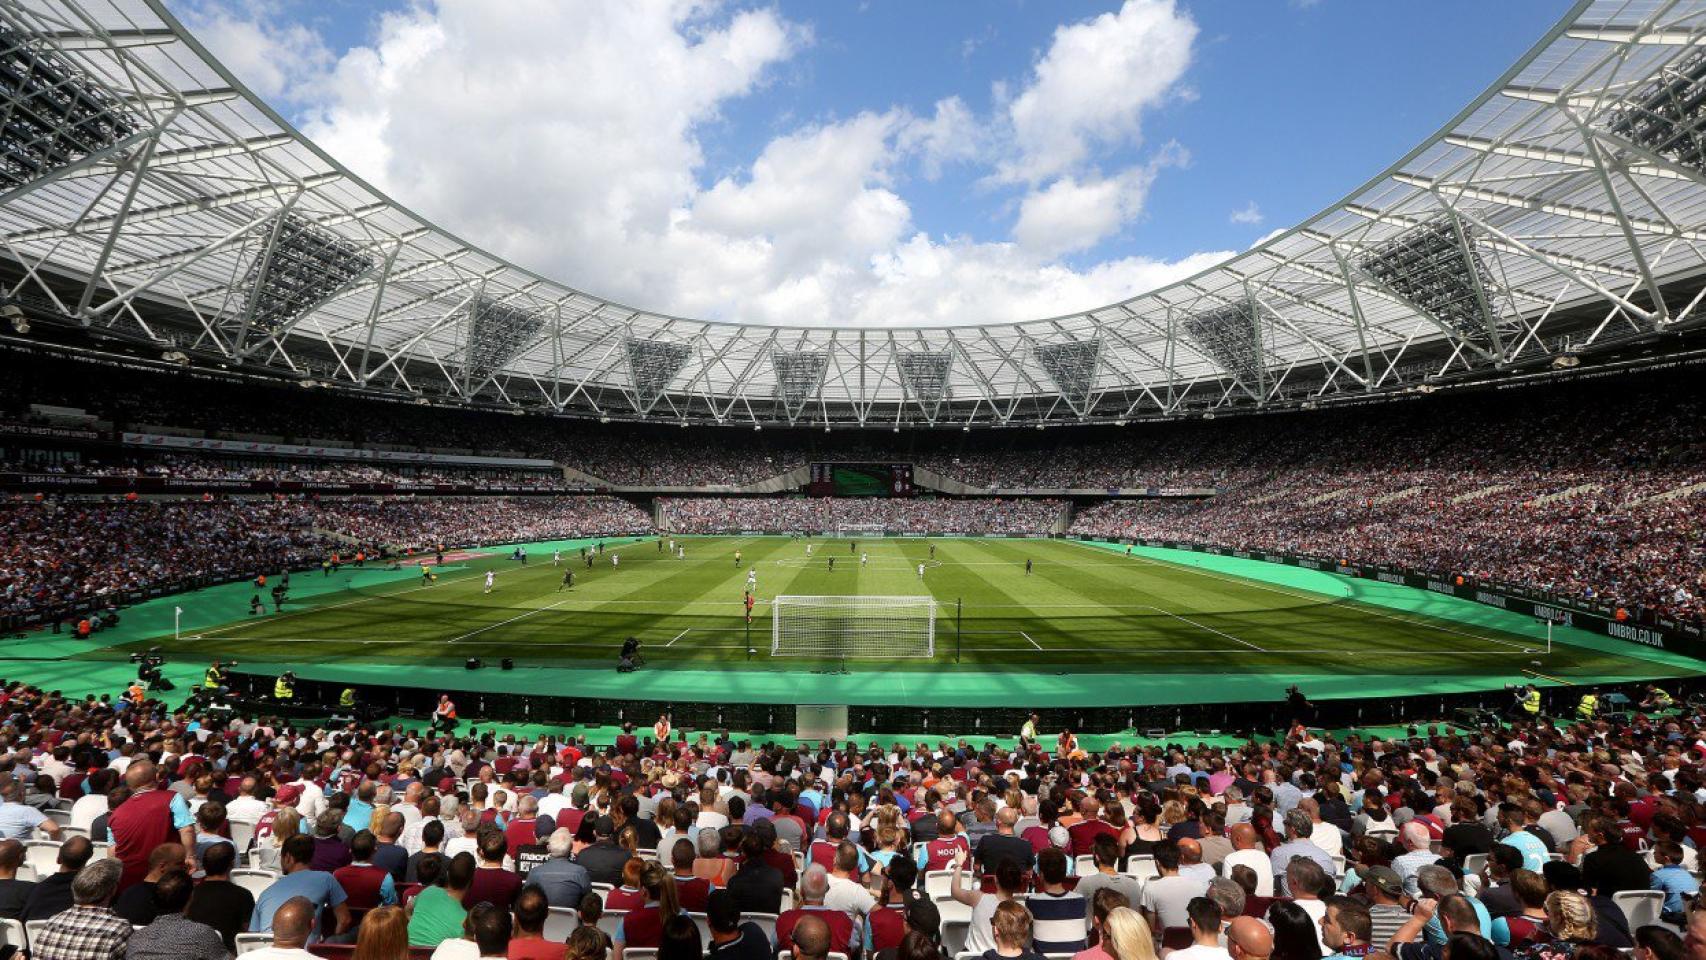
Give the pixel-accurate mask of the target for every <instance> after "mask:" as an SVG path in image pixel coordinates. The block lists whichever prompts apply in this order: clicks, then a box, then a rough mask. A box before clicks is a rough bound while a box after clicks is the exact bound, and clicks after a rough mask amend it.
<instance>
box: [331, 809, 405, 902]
mask: <svg viewBox="0 0 1706 960" xmlns="http://www.w3.org/2000/svg"><path fill="white" fill-rule="evenodd" d="M377 847H378V841H377V840H376V838H375V837H374V836H373V834H372V833H371V832H370V831H367V830H363V831H361V832H360V833H357V834H356V835H355V837H354V838H353V839H351V840H350V858H351V859H350V862H349V864H348V865H347V866H342V867H339V868H338V869H337V870H335V871H333V873H332V879H334V880H336V881H337V882H338V886H340V887H342V888H343V891H344V897H345V901H344V902H345V903H347V904H348V905H349V909H350V914H351V916H353V917H356V918H357V919H358V920H359V918H360V917H362V916H363V915H365V914H366V913H367V911H369V910H372V909H374V908H375V907H381V906H394V905H396V903H397V885H396V883H395V882H394V881H393V880H392V879H391V873H390V871H388V870H386V869H385V868H384V867H381V866H378V865H376V864H375V863H374V862H373V851H374V850H375V849H376V848H377Z"/></svg>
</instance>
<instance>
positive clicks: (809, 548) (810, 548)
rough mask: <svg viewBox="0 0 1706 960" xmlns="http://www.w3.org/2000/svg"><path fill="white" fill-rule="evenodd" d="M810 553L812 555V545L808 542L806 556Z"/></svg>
mask: <svg viewBox="0 0 1706 960" xmlns="http://www.w3.org/2000/svg"><path fill="white" fill-rule="evenodd" d="M811 555H812V545H811V544H809V543H808V544H806V556H808V557H809V556H811Z"/></svg>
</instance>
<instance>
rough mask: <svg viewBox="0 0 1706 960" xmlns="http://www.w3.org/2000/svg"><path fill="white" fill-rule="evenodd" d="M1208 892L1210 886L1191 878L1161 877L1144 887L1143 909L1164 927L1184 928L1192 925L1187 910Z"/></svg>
mask: <svg viewBox="0 0 1706 960" xmlns="http://www.w3.org/2000/svg"><path fill="white" fill-rule="evenodd" d="M1207 892H1208V884H1207V883H1205V882H1203V881H1201V880H1193V879H1191V878H1190V877H1180V876H1172V877H1161V878H1159V879H1155V880H1151V881H1149V882H1148V883H1147V884H1144V887H1143V908H1144V909H1145V910H1148V911H1149V912H1150V913H1153V914H1155V916H1156V917H1157V918H1158V919H1159V920H1160V921H1161V926H1163V927H1183V926H1186V925H1188V924H1189V923H1190V915H1189V914H1188V913H1186V912H1185V908H1186V907H1187V906H1188V905H1189V904H1190V902H1191V901H1192V900H1193V899H1195V898H1197V897H1200V896H1203V895H1204V894H1205V893H1207Z"/></svg>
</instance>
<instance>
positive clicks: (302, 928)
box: [243, 897, 319, 960]
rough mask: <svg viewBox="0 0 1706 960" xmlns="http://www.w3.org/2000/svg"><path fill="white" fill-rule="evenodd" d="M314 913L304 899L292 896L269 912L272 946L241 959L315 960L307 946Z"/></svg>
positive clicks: (250, 953) (316, 912) (245, 955)
mask: <svg viewBox="0 0 1706 960" xmlns="http://www.w3.org/2000/svg"><path fill="white" fill-rule="evenodd" d="M318 912H319V911H317V910H315V909H314V904H312V903H310V902H309V900H308V898H307V897H293V898H291V899H289V900H286V901H285V902H284V903H281V904H279V907H278V909H277V910H275V911H273V927H272V946H270V947H262V948H260V949H259V950H251V951H249V952H248V953H245V954H243V958H244V960H249V958H251V957H256V958H259V960H317V958H315V956H314V954H312V953H309V952H308V950H307V946H308V940H309V937H311V936H312V935H313V933H314V918H315V916H316V914H318Z"/></svg>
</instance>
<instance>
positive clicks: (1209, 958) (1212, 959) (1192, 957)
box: [1167, 943, 1232, 960]
mask: <svg viewBox="0 0 1706 960" xmlns="http://www.w3.org/2000/svg"><path fill="white" fill-rule="evenodd" d="M1167 958H1168V960H1232V954H1230V953H1227V952H1226V950H1225V949H1224V948H1222V947H1207V946H1203V945H1202V944H1200V943H1193V944H1191V945H1190V946H1188V947H1186V948H1185V949H1183V950H1174V951H1173V952H1172V953H1169V954H1167Z"/></svg>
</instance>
